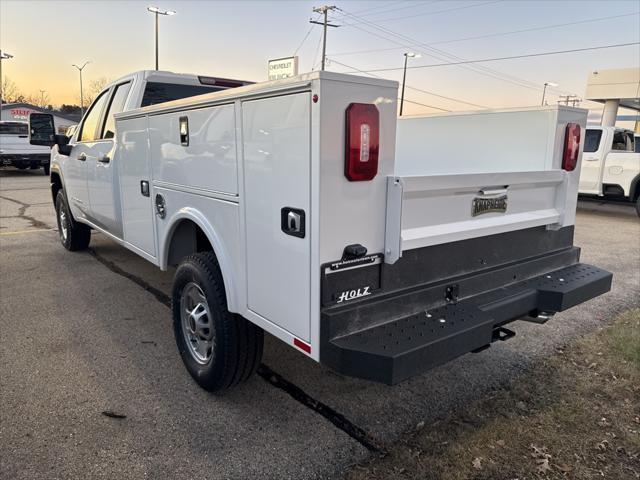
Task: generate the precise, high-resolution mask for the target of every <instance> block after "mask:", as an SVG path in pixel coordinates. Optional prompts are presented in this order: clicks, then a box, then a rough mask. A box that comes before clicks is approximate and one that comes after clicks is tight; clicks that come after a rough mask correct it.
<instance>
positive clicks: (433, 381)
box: [0, 170, 640, 479]
mask: <svg viewBox="0 0 640 480" xmlns="http://www.w3.org/2000/svg"><path fill="white" fill-rule="evenodd" d="M54 228H55V217H54V212H53V208H52V206H51V196H50V193H49V189H48V179H47V178H46V177H45V176H43V175H42V173H41V172H40V171H33V172H31V171H14V170H6V171H0V313H1V315H0V356H1V359H0V478H11V479H21V478H25V479H26V478H28V479H39V478H47V479H55V478H110V479H115V478H143V477H145V476H148V477H151V478H176V477H180V478H199V479H203V478H248V477H258V478H296V479H302V478H331V477H334V476H336V475H338V474H339V473H340V472H342V471H343V470H344V469H345V468H346V467H347V466H349V465H350V464H352V463H354V462H359V461H362V460H364V459H365V458H366V457H367V456H368V455H370V451H369V450H367V448H365V446H363V445H362V444H361V443H360V442H358V441H357V440H355V439H354V438H352V437H351V436H349V435H348V434H347V433H345V431H343V430H341V429H339V428H337V427H336V426H335V424H334V423H333V422H334V421H335V420H336V419H338V418H339V415H343V416H344V417H345V418H346V419H347V420H348V421H349V422H350V425H352V426H353V427H354V428H359V429H361V430H362V431H363V432H365V433H366V434H367V435H368V436H369V437H370V438H371V439H373V440H374V443H375V444H376V445H379V446H381V448H384V445H388V444H389V443H391V442H394V441H395V440H397V439H398V438H399V436H400V435H401V434H402V433H404V432H406V431H408V430H411V429H413V428H414V426H415V425H416V424H418V423H419V422H426V423H429V422H431V421H433V420H435V419H438V418H441V417H443V416H444V415H446V414H447V413H448V412H450V411H451V410H452V408H454V407H458V406H460V405H465V404H468V403H469V402H472V401H476V400H478V399H481V398H483V396H485V395H486V394H487V392H489V391H490V390H491V389H492V388H494V387H495V386H497V385H500V384H504V383H505V382H507V381H509V380H512V379H513V378H514V377H515V376H517V375H519V374H521V373H522V372H523V371H525V370H527V369H529V368H530V367H531V365H532V364H533V362H535V361H537V360H539V359H541V358H545V357H547V356H548V355H550V354H551V353H552V352H553V351H554V349H555V348H556V347H557V346H558V345H562V344H564V343H566V342H567V341H569V340H570V339H572V338H575V337H577V336H581V335H584V334H586V333H588V332H591V331H593V330H595V329H596V328H598V327H599V326H601V325H603V324H606V323H608V322H610V321H611V319H612V318H613V317H614V316H615V314H616V313H617V312H621V311H623V310H626V309H628V308H632V307H636V306H638V305H639V304H640V222H639V221H638V218H637V217H636V215H635V211H634V209H633V207H630V206H626V205H601V204H599V203H597V202H588V203H584V204H583V203H581V204H580V208H579V212H578V218H577V226H576V240H575V242H576V244H577V245H580V246H581V247H583V254H582V260H583V261H585V262H587V263H592V264H595V265H597V266H600V267H602V268H606V269H608V270H610V271H612V272H614V284H613V289H612V291H611V292H610V293H609V294H607V295H604V296H602V297H599V298H598V299H595V300H593V301H591V302H588V303H587V304H583V305H581V306H579V307H576V308H574V309H572V310H569V311H567V312H563V313H561V314H559V315H557V316H556V317H555V318H554V319H553V320H552V321H550V322H549V323H548V324H546V325H545V326H536V325H531V324H526V323H523V322H516V323H514V324H513V326H514V329H515V330H516V331H517V333H518V336H517V337H516V338H515V339H513V340H511V341H509V342H500V344H498V345H495V346H493V347H492V348H490V349H488V350H487V351H485V352H482V353H480V354H478V355H467V356H464V357H462V358H459V359H458V360H456V361H453V362H451V363H448V364H446V365H444V366H442V367H439V368H437V369H435V370H432V371H430V372H428V373H426V374H424V375H421V376H418V377H415V378H413V379H411V380H409V381H407V382H404V383H402V384H400V385H397V386H395V387H388V386H384V385H378V384H374V383H370V382H366V381H361V380H355V379H351V378H346V377H342V376H339V375H337V374H335V373H333V372H331V371H330V370H327V369H326V368H324V367H322V366H321V365H318V364H316V363H314V362H312V361H310V360H309V359H307V358H306V357H304V356H302V355H300V354H298V353H297V352H295V351H293V350H292V349H291V348H289V347H288V346H286V345H284V344H282V343H281V342H279V341H278V340H275V339H274V338H271V337H268V338H267V340H266V345H265V356H264V364H265V365H267V366H268V367H269V368H270V369H271V370H272V371H273V372H275V373H276V374H277V375H279V377H278V378H279V379H280V381H281V384H284V385H286V386H287V388H288V391H287V390H286V389H285V390H283V389H281V388H275V386H274V385H273V383H271V382H269V381H265V379H264V378H263V377H260V376H256V377H255V378H253V379H252V380H251V381H250V382H248V383H247V384H246V385H244V386H242V387H241V388H238V389H237V390H235V391H233V392H232V393H230V394H229V395H226V396H224V397H221V398H220V397H214V396H211V395H209V394H207V393H206V392H204V391H202V390H200V389H199V388H198V387H197V386H196V385H195V384H194V383H193V382H192V381H191V379H190V377H189V376H188V374H187V373H186V371H185V370H184V369H183V367H182V364H181V361H180V358H179V356H178V354H177V351H176V348H175V344H174V340H173V335H172V330H171V325H170V315H169V311H168V309H167V308H166V306H165V305H164V304H163V298H164V296H165V295H166V294H168V292H169V289H170V284H171V277H172V274H173V272H171V271H169V272H160V271H159V270H157V269H156V268H155V267H154V266H153V265H151V264H150V263H148V262H146V261H144V260H143V259H141V258H139V257H137V256H135V255H134V254H132V253H130V252H129V251H127V250H125V249H124V248H122V247H120V246H118V245H116V244H115V243H113V242H111V241H109V240H108V239H106V238H105V237H104V236H103V235H100V234H94V235H93V238H92V242H91V245H92V252H84V253H78V254H72V253H69V252H66V251H65V250H63V249H62V247H61V246H60V245H59V243H58V240H57V232H56V231H55V230H54ZM145 289H146V290H145ZM295 388H298V389H301V390H302V391H303V397H302V398H303V400H302V401H300V398H301V397H300V396H298V399H296V398H294V397H293V396H292V395H291V394H290V392H291V391H292V389H295ZM318 402H321V403H322V404H323V405H324V406H325V407H326V409H325V411H328V412H329V413H328V414H327V415H326V416H322V415H320V414H319V413H318V411H317V410H318V408H315V409H314V408H309V407H310V406H313V405H318ZM103 411H112V412H115V413H119V414H123V415H126V418H122V419H118V418H110V417H106V416H104V415H103V414H102V412H103Z"/></svg>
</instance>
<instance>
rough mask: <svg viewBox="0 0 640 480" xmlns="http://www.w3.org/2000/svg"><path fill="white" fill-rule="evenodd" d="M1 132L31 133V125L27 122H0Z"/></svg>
mask: <svg viewBox="0 0 640 480" xmlns="http://www.w3.org/2000/svg"><path fill="white" fill-rule="evenodd" d="M0 134H3V135H29V126H28V125H27V124H26V123H0Z"/></svg>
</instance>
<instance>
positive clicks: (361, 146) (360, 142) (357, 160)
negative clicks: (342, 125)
mask: <svg viewBox="0 0 640 480" xmlns="http://www.w3.org/2000/svg"><path fill="white" fill-rule="evenodd" d="M346 124H347V132H346V150H345V161H344V175H345V177H347V178H348V179H349V181H351V182H360V181H363V180H371V179H373V178H374V177H375V176H376V175H377V174H378V145H379V137H380V115H379V113H378V108H377V107H376V106H375V105H373V104H370V103H352V104H351V105H349V107H347V122H346Z"/></svg>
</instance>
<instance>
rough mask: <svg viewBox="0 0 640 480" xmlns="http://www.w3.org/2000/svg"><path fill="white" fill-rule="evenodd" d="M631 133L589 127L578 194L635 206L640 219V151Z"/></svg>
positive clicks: (621, 130) (629, 131)
mask: <svg viewBox="0 0 640 480" xmlns="http://www.w3.org/2000/svg"><path fill="white" fill-rule="evenodd" d="M637 138H638V137H634V133H633V131H631V130H625V129H623V128H617V127H587V132H586V135H585V143H584V154H583V155H582V171H581V173H580V184H579V187H578V193H579V194H580V195H584V196H595V197H600V198H603V197H604V198H605V199H607V198H609V199H613V200H623V201H628V202H632V203H634V204H635V206H636V212H637V213H638V216H639V217H640V149H638V148H636V145H635V143H636V141H637Z"/></svg>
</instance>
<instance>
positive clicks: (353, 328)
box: [320, 232, 612, 385]
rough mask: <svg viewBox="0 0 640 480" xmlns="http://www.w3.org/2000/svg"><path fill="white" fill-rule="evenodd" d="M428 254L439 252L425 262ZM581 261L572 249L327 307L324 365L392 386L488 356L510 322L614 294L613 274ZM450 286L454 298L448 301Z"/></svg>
mask: <svg viewBox="0 0 640 480" xmlns="http://www.w3.org/2000/svg"><path fill="white" fill-rule="evenodd" d="M533 233H535V232H530V235H532V234H533ZM560 243H564V241H563V242H560ZM558 246H559V245H558ZM428 253H433V251H432V250H431V251H429V250H427V251H425V252H424V253H422V254H421V255H422V256H423V257H424V256H425V255H427V254H428ZM578 256H579V250H578V249H576V248H575V247H565V248H560V249H558V250H556V251H554V252H550V253H547V254H546V255H539V256H538V255H537V256H535V257H530V258H527V259H523V260H521V261H519V262H512V263H509V264H507V265H503V266H500V267H496V268H491V269H489V270H488V271H487V270H483V271H478V272H470V273H468V274H465V275H462V276H454V277H448V278H445V279H442V278H441V279H439V280H438V281H435V282H432V283H429V284H426V285H425V284H423V285H422V286H418V287H413V288H406V287H405V288H402V289H398V290H395V291H393V292H389V293H384V292H383V293H382V294H380V295H375V296H372V297H370V298H367V299H365V300H361V301H357V302H356V303H354V304H351V305H346V306H342V305H333V306H328V307H327V308H325V309H324V310H323V312H322V319H321V354H320V361H321V362H322V363H323V364H325V365H327V366H329V367H330V368H332V369H334V370H336V371H338V372H340V373H343V374H345V375H349V376H353V377H359V378H364V379H368V380H374V381H379V382H383V383H386V384H390V385H392V384H395V383H398V382H400V381H402V380H405V379H407V378H409V377H411V376H413V375H416V374H419V373H422V372H425V371H427V370H429V369H431V368H433V367H436V366H438V365H441V364H443V363H445V362H448V361H450V360H452V359H454V358H456V357H458V356H461V355H464V354H466V353H469V352H473V351H478V350H482V349H484V348H486V347H488V346H489V345H490V344H491V343H492V342H493V341H494V340H496V339H504V334H505V333H508V332H507V331H506V330H504V327H503V326H504V325H505V324H507V323H509V322H511V321H514V320H517V319H519V318H523V317H526V316H529V315H531V314H535V313H537V312H545V313H555V312H560V311H563V310H566V309H568V308H571V307H573V306H575V305H578V304H580V303H582V302H585V301H587V300H589V299H591V298H594V297H596V296H598V295H602V294H603V293H606V292H608V291H609V290H610V288H611V280H612V274H611V273H609V272H607V271H605V270H601V269H599V268H597V267H593V266H590V265H586V264H582V263H577V262H578ZM387 283H388V282H387ZM449 287H452V289H453V291H454V294H453V295H452V298H449V300H448V301H446V300H445V298H444V297H445V296H447V293H446V292H447V291H448V290H447V289H448V288H449ZM383 290H384V289H383Z"/></svg>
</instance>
